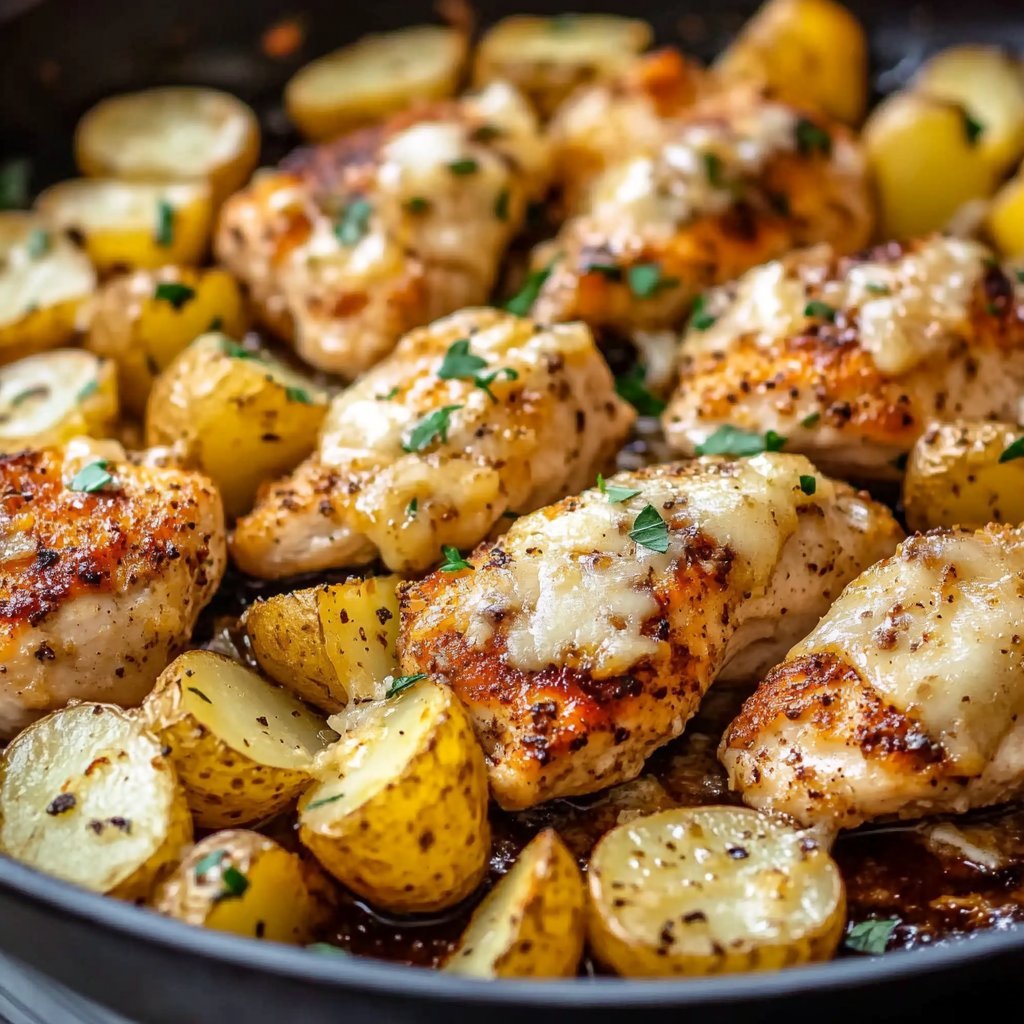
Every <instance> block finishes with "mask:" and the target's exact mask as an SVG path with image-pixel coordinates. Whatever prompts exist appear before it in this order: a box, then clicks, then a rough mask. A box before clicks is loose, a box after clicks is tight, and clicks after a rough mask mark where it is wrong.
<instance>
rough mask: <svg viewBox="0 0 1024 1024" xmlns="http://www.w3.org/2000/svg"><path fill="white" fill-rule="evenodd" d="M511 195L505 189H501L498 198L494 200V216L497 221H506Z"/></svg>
mask: <svg viewBox="0 0 1024 1024" xmlns="http://www.w3.org/2000/svg"><path fill="white" fill-rule="evenodd" d="M510 198H511V195H510V193H509V190H508V189H507V188H503V189H502V190H501V191H500V192H499V193H498V197H497V198H496V199H495V200H494V216H495V217H497V218H498V220H508V204H509V199H510Z"/></svg>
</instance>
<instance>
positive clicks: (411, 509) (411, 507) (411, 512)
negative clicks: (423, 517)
mask: <svg viewBox="0 0 1024 1024" xmlns="http://www.w3.org/2000/svg"><path fill="white" fill-rule="evenodd" d="M419 510H420V499H419V498H411V499H410V500H409V504H408V505H406V506H405V514H406V516H407V517H408V518H409V519H415V518H416V513H417V512H419Z"/></svg>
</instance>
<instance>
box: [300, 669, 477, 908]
mask: <svg viewBox="0 0 1024 1024" xmlns="http://www.w3.org/2000/svg"><path fill="white" fill-rule="evenodd" d="M391 692H392V694H394V695H393V696H392V697H390V698H388V699H387V700H385V701H382V702H380V703H379V704H377V705H370V706H368V710H366V711H365V712H364V711H363V709H360V715H359V719H358V721H357V723H356V724H354V725H353V727H352V728H351V730H350V731H348V732H346V733H345V734H344V735H343V736H342V738H341V739H340V740H339V741H338V743H336V744H335V745H334V746H333V747H331V749H330V750H329V751H328V752H327V753H326V754H325V755H324V756H323V758H322V759H321V762H320V764H319V766H318V772H317V782H316V784H315V785H314V786H311V787H310V789H308V790H307V791H306V792H305V793H304V794H303V796H302V799H301V800H300V801H299V838H300V839H301V840H302V842H303V843H304V844H305V845H306V847H307V848H308V849H309V850H310V851H312V853H313V854H314V855H315V856H316V858H317V860H319V861H320V863H321V864H323V866H324V867H325V868H326V869H327V870H328V871H329V872H330V873H331V874H332V875H334V877H335V878H337V879H338V881H340V882H342V883H343V884H345V885H347V886H348V887H349V888H350V889H352V890H353V891H354V892H356V893H358V894H359V895H360V896H363V897H365V898H366V899H367V900H369V901H370V902H371V903H372V904H374V906H377V907H381V908H382V909H386V910H392V911H395V912H398V913H421V912H428V911H434V910H441V909H443V908H445V907H451V906H454V905H455V904H456V903H458V902H459V901H460V900H462V899H464V898H465V897H466V896H468V895H469V894H470V893H471V892H472V891H473V890H474V889H475V888H476V887H477V885H478V884H479V882H480V881H481V879H482V878H483V876H484V872H485V871H486V870H487V861H488V857H489V856H490V826H489V824H488V820H487V795H488V794H487V770H486V768H485V766H484V756H483V752H482V750H481V749H480V746H479V744H478V743H477V740H476V736H475V735H474V733H473V725H472V723H471V721H470V719H469V715H468V713H467V712H466V710H465V708H464V707H463V706H462V704H461V703H460V702H459V700H458V698H457V697H455V695H454V694H453V693H452V692H451V690H449V689H448V688H447V687H446V686H441V685H440V684H438V683H436V682H434V681H433V680H431V679H429V678H426V677H420V676H408V677H400V678H399V679H396V680H394V681H393V683H392V687H391Z"/></svg>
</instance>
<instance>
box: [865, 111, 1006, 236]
mask: <svg viewBox="0 0 1024 1024" xmlns="http://www.w3.org/2000/svg"><path fill="white" fill-rule="evenodd" d="M863 140H864V145H865V148H866V150H867V155H868V162H869V164H870V167H871V171H872V174H873V176H874V179H875V185H876V189H877V192H878V199H879V225H878V232H879V237H882V238H909V237H912V236H914V235H923V234H927V233H928V232H929V231H937V230H941V229H943V228H945V227H946V225H947V224H948V223H949V222H950V220H951V219H952V218H953V216H954V214H956V212H957V211H958V210H960V209H961V207H963V206H964V205H965V204H966V203H969V202H971V201H972V200H975V199H983V198H985V197H986V196H988V195H989V194H990V193H991V191H992V189H993V187H994V184H995V181H994V178H993V175H992V170H991V167H990V165H989V162H988V161H987V160H986V159H985V158H984V157H983V156H982V154H981V151H980V149H979V148H978V146H977V145H976V139H974V137H973V132H972V130H971V127H970V123H969V122H968V120H967V118H966V117H965V115H964V111H963V108H962V107H961V106H959V105H958V104H956V103H949V102H947V101H946V100H939V99H935V98H934V97H931V96H926V95H924V94H923V93H917V92H898V93H894V94H893V95H892V96H890V97H889V98H888V99H886V100H883V101H882V103H880V104H879V105H878V106H877V107H876V108H875V109H874V111H872V113H871V116H870V117H869V118H868V120H867V123H866V124H865V125H864V134H863ZM940 167H941V168H942V173H941V174H938V173H936V169H937V168H940ZM922 182H927V183H928V187H927V188H922V185H921V183H922Z"/></svg>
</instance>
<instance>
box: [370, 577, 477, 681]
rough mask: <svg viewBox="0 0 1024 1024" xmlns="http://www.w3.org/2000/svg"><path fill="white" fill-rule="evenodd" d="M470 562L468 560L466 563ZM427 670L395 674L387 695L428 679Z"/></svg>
mask: <svg viewBox="0 0 1024 1024" xmlns="http://www.w3.org/2000/svg"><path fill="white" fill-rule="evenodd" d="M466 564H467V565H468V564H469V563H468V562H467V563H466ZM426 678H427V673H426V672H417V673H416V674H415V675H412V676H395V677H394V678H393V679H392V680H391V685H390V686H389V687H388V692H387V693H385V694H384V696H385V697H397V696H398V695H399V694H400V693H401V692H402V691H403V690H408V689H409V687H410V686H414V685H415V684H416V683H418V682H419V681H420V680H421V679H426Z"/></svg>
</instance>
